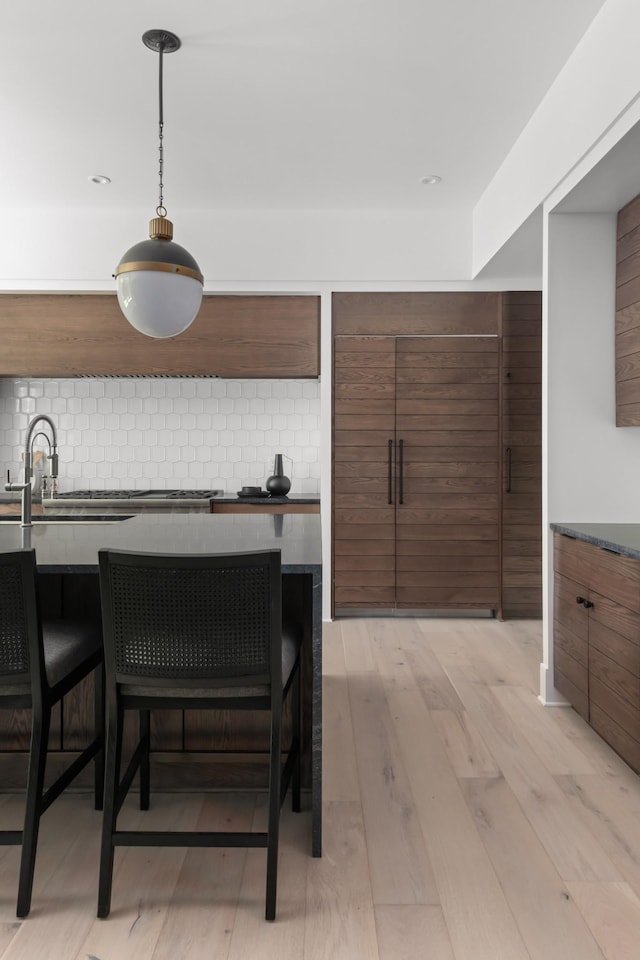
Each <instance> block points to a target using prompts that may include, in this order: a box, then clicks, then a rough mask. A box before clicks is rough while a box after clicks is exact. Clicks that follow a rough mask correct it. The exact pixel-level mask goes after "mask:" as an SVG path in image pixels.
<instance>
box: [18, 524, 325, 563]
mask: <svg viewBox="0 0 640 960" xmlns="http://www.w3.org/2000/svg"><path fill="white" fill-rule="evenodd" d="M26 547H34V548H35V551H36V558H37V563H38V569H39V570H40V571H41V572H43V573H55V572H57V573H81V572H84V573H89V572H96V571H97V569H98V550H99V548H100V547H112V548H113V549H116V550H140V551H149V552H152V553H234V552H238V553H240V552H242V551H251V550H265V549H276V548H277V549H280V550H281V551H282V572H283V573H296V572H298V573H314V574H321V571H322V546H321V534H320V517H319V515H317V514H288V515H287V516H286V517H283V516H271V515H268V514H263V515H260V514H250V515H246V516H245V515H243V514H234V515H230V516H229V515H225V514H223V515H216V514H209V513H206V514H202V513H198V514H193V513H186V514H179V513H172V514H170V515H168V516H167V515H164V514H147V515H145V514H140V515H137V516H134V517H131V518H130V519H127V520H116V521H113V522H110V523H91V522H89V523H87V522H83V520H82V519H81V518H79V519H78V521H77V522H65V523H56V522H55V521H54V520H52V521H50V522H46V520H45V521H40V522H37V523H34V524H33V526H32V527H30V528H26V529H25V528H23V527H21V526H20V525H19V524H18V523H15V524H14V523H2V524H0V550H2V551H8V550H19V549H21V548H26Z"/></svg>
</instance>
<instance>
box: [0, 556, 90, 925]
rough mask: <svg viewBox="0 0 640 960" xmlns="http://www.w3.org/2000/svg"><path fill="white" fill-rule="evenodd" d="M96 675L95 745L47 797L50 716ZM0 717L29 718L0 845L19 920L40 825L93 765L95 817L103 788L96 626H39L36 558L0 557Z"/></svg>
mask: <svg viewBox="0 0 640 960" xmlns="http://www.w3.org/2000/svg"><path fill="white" fill-rule="evenodd" d="M92 672H93V673H94V680H95V731H94V739H93V740H92V741H91V743H90V744H89V745H88V746H87V747H86V748H85V749H84V750H83V751H82V752H81V753H80V755H79V756H78V757H77V758H76V759H75V760H74V761H73V762H72V763H71V764H70V765H69V766H68V767H67V768H66V769H65V770H64V772H63V773H61V774H60V776H59V777H58V778H57V779H56V780H55V782H54V783H53V784H52V785H51V786H50V787H49V788H48V789H47V790H46V791H45V790H44V777H45V767H46V762H47V745H48V741H49V728H50V723H51V710H52V708H53V707H54V705H55V704H56V703H58V702H59V701H60V700H61V699H62V698H63V697H64V696H65V694H67V693H68V692H69V691H70V690H72V689H73V687H75V686H76V685H77V684H78V683H79V682H80V681H81V680H82V679H83V678H84V677H86V676H88V675H89V674H90V673H92ZM0 709H3V710H20V709H30V710H31V745H30V750H29V773H28V777H27V791H26V798H25V812H24V827H23V829H22V830H2V831H0V844H2V845H8V844H16V845H17V844H19V845H21V846H22V853H21V857H20V878H19V881H18V902H17V910H16V913H17V916H18V917H26V916H27V914H28V913H29V910H30V908H31V891H32V888H33V875H34V869H35V860H36V848H37V844H38V831H39V827H40V817H41V816H42V814H43V813H44V812H45V810H47V808H48V807H49V806H50V805H51V804H52V803H53V801H54V800H55V799H56V798H57V797H58V796H60V794H61V793H62V791H63V790H64V789H65V788H66V787H68V786H69V784H70V783H71V782H72V781H73V780H74V779H75V777H76V776H77V775H78V774H79V773H80V771H81V770H82V769H83V768H84V767H85V766H86V765H87V764H88V763H89V761H90V760H92V759H93V760H95V774H94V790H95V807H96V810H101V809H102V793H103V784H104V699H103V672H102V635H101V629H100V623H99V621H98V622H96V623H92V622H86V621H82V622H77V621H74V620H66V619H61V620H51V621H49V620H45V621H43V620H42V618H41V616H40V609H39V602H38V592H37V587H36V558H35V551H34V550H19V551H15V552H11V553H0Z"/></svg>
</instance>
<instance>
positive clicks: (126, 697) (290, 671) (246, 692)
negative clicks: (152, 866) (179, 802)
mask: <svg viewBox="0 0 640 960" xmlns="http://www.w3.org/2000/svg"><path fill="white" fill-rule="evenodd" d="M99 560H100V590H101V596H102V618H103V631H104V648H105V673H106V699H107V742H106V756H107V760H106V774H105V777H106V779H105V803H104V814H103V831H102V849H101V856H100V878H99V891H98V916H99V917H106V916H108V914H109V911H110V909H111V887H112V876H113V859H114V848H115V847H116V846H119V845H122V846H132V845H135V846H185V847H190V846H199V847H203V846H211V847H242V846H244V847H266V848H267V881H266V906H265V916H266V919H267V920H274V919H275V914H276V887H277V870H278V835H279V821H280V808H281V805H282V802H283V800H284V797H285V794H286V792H287V788H288V785H289V783H290V782H291V783H292V805H293V809H294V810H299V809H300V753H301V751H300V728H301V693H300V647H301V630H300V629H298V628H297V627H295V626H292V627H288V626H284V627H283V624H282V600H281V591H282V581H281V564H280V551H279V550H266V551H260V552H253V553H240V554H230V555H194V556H192V555H189V556H185V555H160V554H150V553H132V552H127V551H120V552H116V551H113V550H106V549H103V550H100V551H99ZM289 693H291V696H292V716H293V724H292V726H293V732H292V737H291V744H290V747H289V749H288V751H287V756H286V760H285V762H284V764H283V763H282V757H281V740H282V733H281V729H282V707H283V701H284V699H285V697H287V695H288V694H289ZM154 707H158V708H162V709H167V708H174V709H189V710H197V709H203V710H210V709H216V710H268V711H269V712H270V743H269V801H268V826H267V830H266V831H265V832H258V831H248V832H240V831H226V832H224V831H223V832H211V831H208V832H206V831H170V830H166V831H149V830H138V831H132V830H118V829H117V817H118V813H119V811H120V809H121V807H122V803H123V801H124V798H125V796H126V794H127V792H128V790H129V788H130V786H131V784H132V781H133V779H134V777H135V775H136V772H137V771H138V770H139V771H140V807H141V809H147V808H148V806H149V792H150V789H149V769H150V767H149V746H150V744H149V726H150V724H149V711H150V709H152V708H154ZM126 710H136V711H138V712H139V714H140V740H139V743H138V746H137V748H136V750H135V751H134V753H133V756H132V757H131V760H130V762H129V764H128V766H127V770H126V771H125V773H124V774H123V775H122V776H121V769H120V768H121V761H122V727H123V722H124V713H125V711H126Z"/></svg>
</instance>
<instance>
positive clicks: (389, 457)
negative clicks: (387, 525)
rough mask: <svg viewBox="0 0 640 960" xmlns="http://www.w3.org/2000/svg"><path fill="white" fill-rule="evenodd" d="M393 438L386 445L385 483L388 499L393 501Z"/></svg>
mask: <svg viewBox="0 0 640 960" xmlns="http://www.w3.org/2000/svg"><path fill="white" fill-rule="evenodd" d="M392 461H393V440H389V442H388V446H387V484H388V501H389V503H393V463H392Z"/></svg>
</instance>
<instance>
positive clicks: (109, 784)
mask: <svg viewBox="0 0 640 960" xmlns="http://www.w3.org/2000/svg"><path fill="white" fill-rule="evenodd" d="M113 713H114V714H115V716H112V715H111V711H110V715H109V718H108V726H107V740H106V763H105V784H104V809H103V813H102V842H101V847H100V874H99V882H98V917H99V918H100V919H104V918H105V917H108V916H109V912H110V910H111V887H112V882H113V855H114V846H113V834H114V833H115V829H116V820H117V817H118V792H119V784H120V760H121V752H122V721H123V717H122V711H121V710H120V709H114V711H113Z"/></svg>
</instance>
